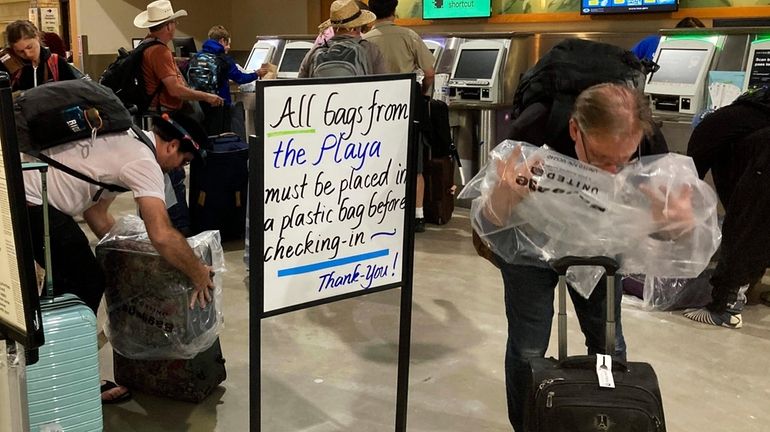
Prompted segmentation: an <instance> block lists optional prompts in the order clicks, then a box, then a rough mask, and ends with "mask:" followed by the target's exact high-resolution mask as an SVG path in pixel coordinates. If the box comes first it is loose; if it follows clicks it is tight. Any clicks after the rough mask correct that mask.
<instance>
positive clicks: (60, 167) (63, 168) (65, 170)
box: [37, 153, 129, 201]
mask: <svg viewBox="0 0 770 432" xmlns="http://www.w3.org/2000/svg"><path fill="white" fill-rule="evenodd" d="M37 158H38V159H40V160H41V161H43V162H45V163H47V164H48V165H50V166H52V167H54V168H56V169H58V170H59V171H61V172H63V173H66V174H68V175H71V176H72V177H75V178H77V179H79V180H83V181H84V182H86V183H91V184H92V185H96V186H99V187H100V188H102V189H104V190H108V191H110V192H128V191H129V190H128V189H126V188H124V187H122V186H117V185H111V184H107V183H102V182H100V181H98V180H94V179H92V178H91V177H89V176H87V175H85V174H83V173H81V172H79V171H75V170H74V169H72V168H70V167H68V166H67V165H64V164H63V163H61V162H59V161H57V160H55V159H52V158H51V157H49V156H46V155H44V154H42V153H40V154H38V155H37ZM101 194H102V191H99V192H97V193H96V195H94V201H97V200H98V199H99V196H101Z"/></svg>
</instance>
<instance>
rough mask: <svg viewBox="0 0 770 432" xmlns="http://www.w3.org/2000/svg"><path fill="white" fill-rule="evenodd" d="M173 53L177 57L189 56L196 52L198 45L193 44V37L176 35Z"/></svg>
mask: <svg viewBox="0 0 770 432" xmlns="http://www.w3.org/2000/svg"><path fill="white" fill-rule="evenodd" d="M172 43H173V44H174V53H175V54H176V56H177V57H190V56H191V55H193V54H195V53H196V52H198V47H196V46H195V39H193V38H191V37H178V38H174V39H173V42H172Z"/></svg>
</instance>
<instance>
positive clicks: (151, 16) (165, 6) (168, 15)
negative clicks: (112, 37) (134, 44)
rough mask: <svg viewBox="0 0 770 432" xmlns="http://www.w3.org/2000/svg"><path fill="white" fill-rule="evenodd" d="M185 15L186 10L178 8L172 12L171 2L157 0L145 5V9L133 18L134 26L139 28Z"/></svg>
mask: <svg viewBox="0 0 770 432" xmlns="http://www.w3.org/2000/svg"><path fill="white" fill-rule="evenodd" d="M183 16H187V11H186V10H184V9H180V10H179V11H177V12H174V8H173V7H171V2H170V1H168V0H157V1H154V2H152V3H150V4H148V5H147V10H146V11H144V12H142V13H140V14H139V15H137V16H136V18H134V26H135V27H139V28H150V27H153V26H156V25H158V24H163V23H164V22H167V21H171V20H174V19H177V18H179V17H183Z"/></svg>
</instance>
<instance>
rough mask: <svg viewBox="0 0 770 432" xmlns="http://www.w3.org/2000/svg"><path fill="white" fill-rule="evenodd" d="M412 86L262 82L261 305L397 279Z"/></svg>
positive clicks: (400, 82)
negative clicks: (262, 289)
mask: <svg viewBox="0 0 770 432" xmlns="http://www.w3.org/2000/svg"><path fill="white" fill-rule="evenodd" d="M410 86H411V81H410V80H408V79H405V80H397V81H382V82H357V83H344V84H334V85H328V84H327V85H303V86H276V87H266V88H265V98H264V102H263V103H264V105H265V117H264V137H265V139H264V143H265V146H264V169H265V190H264V203H263V204H264V208H265V220H264V231H265V232H264V235H265V249H264V275H265V276H264V281H265V282H264V293H265V298H264V310H265V311H271V310H275V309H280V308H283V307H289V306H292V305H296V304H301V303H306V302H310V301H314V300H320V299H323V298H326V297H332V296H336V295H340V294H345V293H349V292H353V291H357V290H365V289H370V288H374V287H378V286H383V285H387V284H390V283H395V282H399V281H401V267H402V262H401V258H402V257H403V253H402V247H403V241H404V238H403V235H404V233H403V226H404V210H405V208H406V165H407V142H408V135H409V121H410V120H409V112H410Z"/></svg>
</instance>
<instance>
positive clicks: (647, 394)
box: [524, 257, 666, 432]
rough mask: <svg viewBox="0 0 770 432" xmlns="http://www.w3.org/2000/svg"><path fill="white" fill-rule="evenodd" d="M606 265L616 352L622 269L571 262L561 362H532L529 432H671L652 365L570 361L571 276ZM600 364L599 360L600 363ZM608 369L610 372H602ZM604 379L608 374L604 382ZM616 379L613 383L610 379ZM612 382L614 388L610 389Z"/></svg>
mask: <svg viewBox="0 0 770 432" xmlns="http://www.w3.org/2000/svg"><path fill="white" fill-rule="evenodd" d="M571 266H602V267H604V268H605V270H606V274H607V323H606V329H607V330H606V335H605V337H606V346H605V352H607V353H614V352H615V301H614V297H615V282H616V280H615V279H616V278H615V275H616V272H617V270H618V264H617V263H616V262H615V260H613V259H611V258H607V257H590V258H586V257H565V258H562V259H559V260H557V261H556V262H554V263H553V265H552V267H553V268H554V270H556V272H557V273H558V274H559V286H558V291H559V293H558V294H559V301H558V303H559V325H558V335H559V359H558V360H556V359H554V358H547V359H546V358H535V359H532V360H530V367H531V373H532V381H531V386H530V389H529V396H528V398H527V406H526V407H525V411H524V430H526V431H527V432H594V431H596V432H600V431H601V432H665V430H666V423H665V418H664V416H663V402H662V399H661V396H660V387H659V386H658V378H657V376H656V375H655V371H654V370H653V369H652V366H650V365H649V364H648V363H639V362H624V361H622V360H620V359H617V358H611V359H610V360H609V361H610V362H611V365H612V366H611V370H610V368H608V367H606V364H607V363H606V362H607V361H608V360H607V359H606V358H604V357H598V356H595V355H590V356H589V355H584V356H570V357H567V314H566V291H567V288H566V285H567V284H566V277H565V275H566V272H567V269H568V268H569V267H571ZM597 359H598V360H599V361H597ZM602 368H603V369H604V370H602ZM600 375H602V377H601V380H600ZM610 377H611V378H610ZM610 383H611V385H610Z"/></svg>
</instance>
